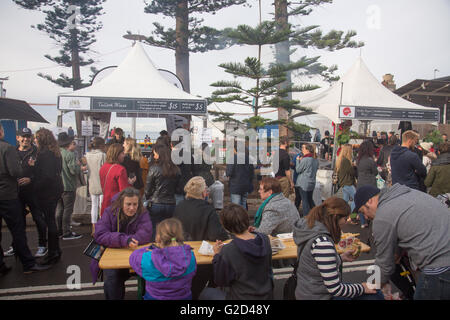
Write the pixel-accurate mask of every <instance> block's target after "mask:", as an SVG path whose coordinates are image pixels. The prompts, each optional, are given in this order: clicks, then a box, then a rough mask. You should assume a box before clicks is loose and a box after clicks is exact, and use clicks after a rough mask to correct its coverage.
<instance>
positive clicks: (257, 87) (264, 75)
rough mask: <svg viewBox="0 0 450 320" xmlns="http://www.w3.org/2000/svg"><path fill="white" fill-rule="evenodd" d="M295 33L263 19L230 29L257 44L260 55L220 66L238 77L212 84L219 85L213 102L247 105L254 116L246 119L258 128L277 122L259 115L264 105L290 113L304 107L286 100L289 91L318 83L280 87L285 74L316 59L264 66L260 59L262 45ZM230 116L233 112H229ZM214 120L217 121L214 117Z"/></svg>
mask: <svg viewBox="0 0 450 320" xmlns="http://www.w3.org/2000/svg"><path fill="white" fill-rule="evenodd" d="M291 35H292V31H291V30H290V29H289V28H285V29H279V28H278V27H277V25H276V23H275V21H263V22H261V23H260V24H259V25H257V26H256V27H255V28H252V27H250V26H247V25H240V26H238V27H237V28H236V29H232V30H230V31H228V32H227V36H228V37H230V38H231V39H233V41H236V42H237V43H238V44H241V45H256V46H257V47H258V50H257V57H247V58H246V59H245V61H244V63H239V62H237V63H236V62H232V63H223V64H220V65H219V67H221V68H223V69H224V71H225V72H226V73H229V74H231V75H233V77H234V78H235V80H232V81H227V80H222V81H218V82H215V83H212V84H211V86H213V87H216V88H218V89H217V90H215V91H214V92H213V93H212V96H211V100H212V101H214V102H232V103H234V104H237V105H242V106H246V107H249V108H252V109H253V117H252V118H250V119H247V121H246V122H247V123H249V124H250V126H251V127H253V128H257V127H261V126H263V125H265V124H268V123H274V122H273V121H269V120H268V119H265V120H266V121H264V118H261V117H259V114H258V113H259V110H260V109H261V108H280V107H283V108H284V109H286V110H287V111H288V112H289V113H291V112H292V110H303V109H304V108H302V107H301V106H300V105H299V101H297V100H287V99H286V97H287V96H288V93H290V92H301V91H307V90H313V89H316V88H317V86H313V85H306V86H293V85H292V84H289V85H287V86H284V87H281V86H280V85H281V84H282V83H284V82H285V81H286V74H287V72H289V71H292V70H298V69H301V68H307V67H310V66H311V65H314V64H315V63H317V59H318V57H317V58H312V59H311V58H306V57H302V58H301V59H299V60H298V61H295V62H292V63H287V64H281V63H271V64H269V65H268V66H264V65H263V63H262V62H261V50H262V47H263V46H266V45H273V44H276V43H279V42H282V41H286V40H287V39H289V37H290V36H291ZM238 78H242V79H243V80H246V82H248V81H251V82H252V83H253V86H251V87H250V88H245V87H244V86H243V85H242V83H241V82H240V81H238V80H237V79H238ZM210 113H211V114H212V115H216V116H222V117H221V118H219V119H224V118H223V116H225V115H226V114H224V113H221V112H210ZM228 117H229V118H231V115H229V114H228ZM213 121H218V119H217V118H216V119H214V120H213Z"/></svg>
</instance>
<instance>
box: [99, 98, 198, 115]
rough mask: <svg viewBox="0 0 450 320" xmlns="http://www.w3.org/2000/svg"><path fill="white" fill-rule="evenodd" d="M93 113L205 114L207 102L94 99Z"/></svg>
mask: <svg viewBox="0 0 450 320" xmlns="http://www.w3.org/2000/svg"><path fill="white" fill-rule="evenodd" d="M92 110H93V111H111V112H136V113H138V112H142V113H146V112H154V113H165V114H170V113H173V114H205V113H206V102H205V100H176V99H122V98H120V99H119V98H114V99H112V98H92Z"/></svg>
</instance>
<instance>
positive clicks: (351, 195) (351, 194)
mask: <svg viewBox="0 0 450 320" xmlns="http://www.w3.org/2000/svg"><path fill="white" fill-rule="evenodd" d="M342 193H343V197H344V200H345V202H347V203H348V204H349V205H350V209H351V212H353V209H355V193H356V189H355V186H343V187H342ZM350 199H352V201H351V202H350Z"/></svg>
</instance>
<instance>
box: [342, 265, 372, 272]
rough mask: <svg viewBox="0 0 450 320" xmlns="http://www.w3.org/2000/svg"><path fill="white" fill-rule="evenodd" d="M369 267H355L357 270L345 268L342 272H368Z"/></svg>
mask: <svg viewBox="0 0 450 320" xmlns="http://www.w3.org/2000/svg"><path fill="white" fill-rule="evenodd" d="M369 267H370V266H363V267H355V268H344V269H342V272H355V271H367V269H368V268H369Z"/></svg>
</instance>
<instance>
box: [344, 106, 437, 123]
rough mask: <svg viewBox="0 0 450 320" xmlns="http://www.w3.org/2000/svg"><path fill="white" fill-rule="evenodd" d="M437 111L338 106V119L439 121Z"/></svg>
mask: <svg viewBox="0 0 450 320" xmlns="http://www.w3.org/2000/svg"><path fill="white" fill-rule="evenodd" d="M439 116H440V115H439V109H437V110H436V109H431V108H430V110H423V109H400V108H382V107H364V106H347V105H345V106H344V105H341V106H339V118H341V119H359V120H405V121H408V120H409V121H429V122H433V121H439Z"/></svg>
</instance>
